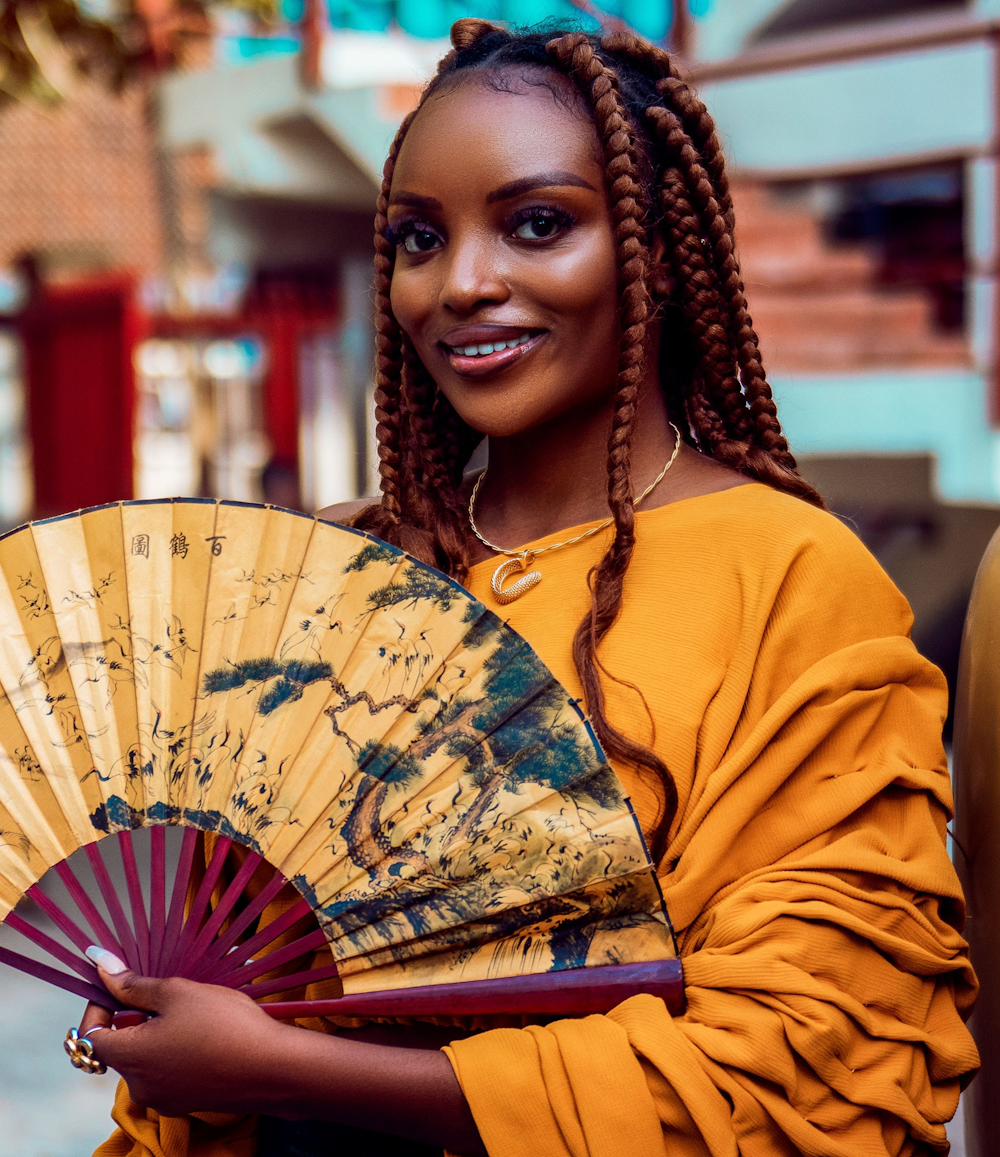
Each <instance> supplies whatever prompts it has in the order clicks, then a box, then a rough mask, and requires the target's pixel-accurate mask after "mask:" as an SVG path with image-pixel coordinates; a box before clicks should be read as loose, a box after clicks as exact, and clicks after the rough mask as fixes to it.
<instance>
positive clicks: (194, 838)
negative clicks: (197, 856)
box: [163, 828, 201, 976]
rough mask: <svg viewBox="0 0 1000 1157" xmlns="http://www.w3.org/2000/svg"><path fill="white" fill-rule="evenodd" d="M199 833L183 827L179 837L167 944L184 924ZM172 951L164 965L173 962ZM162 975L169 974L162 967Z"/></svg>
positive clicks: (165, 938) (172, 942) (165, 933)
mask: <svg viewBox="0 0 1000 1157" xmlns="http://www.w3.org/2000/svg"><path fill="white" fill-rule="evenodd" d="M200 834H201V833H200V832H199V831H198V829H197V828H185V829H184V835H183V837H182V839H181V850H180V855H179V857H178V860H177V874H176V875H175V876H174V887H173V891H172V893H171V895H170V911H169V913H168V915H167V924H166V928H165V930H164V934H163V936H164V942H165V943H166V944H167V945H170V944H176V943H177V942H178V940H179V938H180V934H181V928H182V927H183V924H184V905H185V903H186V902H187V891H188V882H189V881H190V879H191V867H192V865H193V864H194V853H195V851H196V849H197V847H198V836H199V835H200ZM173 958H174V954H173V952H171V953H170V955H169V956H168V957H167V958H166V960H165V961H164V964H165V965H170V964H172V963H173ZM163 971H164V975H168V976H169V975H170V973H169V971H168V970H167V968H166V967H165V968H164V970H163Z"/></svg>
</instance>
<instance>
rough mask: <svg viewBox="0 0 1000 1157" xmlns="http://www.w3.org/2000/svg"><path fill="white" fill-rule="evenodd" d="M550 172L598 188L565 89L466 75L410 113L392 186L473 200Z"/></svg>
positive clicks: (584, 129) (541, 81)
mask: <svg viewBox="0 0 1000 1157" xmlns="http://www.w3.org/2000/svg"><path fill="white" fill-rule="evenodd" d="M553 89H555V91H553ZM552 169H564V170H567V171H570V172H575V173H578V174H579V175H581V176H584V177H586V178H587V179H588V180H590V181H591V182H592V183H593V184H594V185H595V187H597V188H600V187H601V185H602V183H603V166H602V163H601V158H600V144H599V141H598V137H597V130H596V129H595V127H594V124H593V121H592V120H591V119H590V117H589V115H588V113H587V111H586V109H585V107H584V106H583V102H582V98H581V97H580V95H579V93H578V92H577V91H576V89H575V87H574V86H573V84H572V82H571V81H569V80H568V79H567V78H566V77H564V76H562V75H560V74H559V73H556V72H549V71H544V72H543V71H541V70H534V75H532V74H531V73H525V74H523V75H518V74H517V73H514V74H504V75H503V76H502V77H501V78H499V83H497V81H496V80H493V79H492V78H489V77H487V76H482V75H480V74H476V73H473V74H472V75H470V76H469V77H468V78H461V79H460V80H458V81H457V82H453V83H451V84H448V85H447V86H446V87H444V88H443V89H441V90H440V91H439V92H438V93H435V94H434V95H433V96H432V97H431V98H430V99H429V100H428V101H427V102H426V103H425V104H424V105H423V107H422V108H421V109H420V111H419V113H417V116H416V117H415V119H414V121H413V124H412V125H411V126H410V130H409V132H408V133H407V134H406V137H405V139H404V141H403V145H402V148H401V149H400V152H399V156H398V158H397V160H396V168H395V170H394V172H393V180H392V184H393V189H394V190H397V189H403V188H405V189H406V190H407V191H408V192H413V193H422V194H426V195H429V196H438V197H440V193H438V192H435V191H434V189H435V188H438V189H453V190H454V191H457V192H458V193H459V195H475V193H476V192H477V191H484V192H485V191H488V190H489V189H492V188H494V187H496V186H497V185H499V184H504V183H506V182H507V181H510V180H516V179H517V178H518V177H523V176H530V175H531V174H533V173H538V172H544V171H546V170H552ZM418 186H419V187H418ZM432 186H433V187H432Z"/></svg>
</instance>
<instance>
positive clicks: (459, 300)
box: [439, 230, 510, 316]
mask: <svg viewBox="0 0 1000 1157" xmlns="http://www.w3.org/2000/svg"><path fill="white" fill-rule="evenodd" d="M444 256H445V259H446V268H445V272H444V280H443V281H442V284H441V292H440V294H439V301H440V303H441V305H442V306H443V307H444V308H445V309H447V310H449V311H450V312H452V313H455V314H458V315H459V316H467V315H469V314H472V313H475V312H476V310H477V309H480V308H481V307H482V306H484V305H499V304H501V303H502V302H505V301H506V300H507V299H508V297H510V287H509V286H508V285H507V282H506V279H505V278H504V276H503V268H502V266H503V263H502V260H501V259H500V258H501V255H500V254H499V253H497V252H496V247H495V245H494V244H492V243H491V239H490V238H487V237H485V236H483V235H482V234H481V233H479V232H478V231H475V230H470V231H469V232H468V233H466V234H464V235H460V236H455V235H453V236H452V237H451V239H450V241H449V244H448V247H447V249H446V250H445V254H444Z"/></svg>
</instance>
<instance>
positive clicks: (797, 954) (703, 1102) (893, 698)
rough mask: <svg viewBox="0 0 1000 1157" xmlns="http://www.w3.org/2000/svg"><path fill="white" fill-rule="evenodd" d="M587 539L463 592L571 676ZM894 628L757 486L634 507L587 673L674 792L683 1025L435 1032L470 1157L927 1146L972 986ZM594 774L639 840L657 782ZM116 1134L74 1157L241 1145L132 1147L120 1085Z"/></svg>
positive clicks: (852, 578)
mask: <svg viewBox="0 0 1000 1157" xmlns="http://www.w3.org/2000/svg"><path fill="white" fill-rule="evenodd" d="M561 537H565V532H563V533H562V534H561V535H559V536H554V537H553V539H551V540H545V539H543V540H541V541H540V542H539V544H538V545H544V544H545V543H546V541H556V540H557V539H558V538H561ZM606 543H607V534H606V533H605V534H602V535H598V536H595V537H594V538H593V539H590V540H588V541H587V542H586V543H581V544H579V545H578V546H575V547H571V548H568V549H566V550H561V551H556V552H554V553H553V554H551V555H542V556H541V558H539V559H538V561H537V563H536V565H537V567H538V569H540V570H541V572H542V574H543V576H544V577H543V581H542V582H541V583H540V584H539V586H537V587H536V588H535V589H534V590H532V591H531V592H530V593H529V594H528V595H527V596H525V597H524V598H522V599H520V600H518V601H517V602H515V603H513V604H511V605H509V606H507V607H499V606H496V605H495V604H494V602H493V600H492V597H491V594H490V589H489V579H490V576H491V574H492V571H493V569H494V567H495V565H496V563H495V561H491V562H487V563H483V564H481V565H480V566H478V567H475V568H474V569H473V571H472V573H471V575H470V577H469V583H468V585H469V589H470V590H471V591H472V593H473V594H474V595H476V596H477V597H478V598H480V599H482V600H483V601H484V602H485V603H486V604H487V606H491V607H493V609H495V610H497V612H498V613H499V614H501V615H502V616H503V617H504V618H507V619H508V620H509V622H510V623H511V625H512V626H513V627H514V628H515V629H516V630H517V631H519V632H520V633H521V634H522V635H524V636H525V638H527V639H528V641H529V642H530V643H531V644H532V645H533V646H534V647H535V649H536V650H537V651H538V652H539V654H540V655H541V657H542V658H543V659H544V660H545V662H546V663H547V664H548V665H549V667H550V668H551V669H552V671H553V672H554V674H555V675H556V677H557V678H558V679H560V680H561V681H562V682H563V683H564V684H565V685H566V686H567V687H569V688H570V689H576V690H579V680H578V678H577V675H576V672H575V669H574V667H573V662H572V656H571V649H570V648H571V640H572V635H573V632H574V630H575V628H576V626H577V624H578V623H579V621H580V620H581V618H582V617H583V615H584V613H585V612H586V610H587V607H588V605H589V595H588V589H587V572H588V570H589V568H590V567H591V566H592V565H593V564H594V563H595V562H596V561H597V560H598V558H599V557H600V555H601V553H602V551H603V549H604V547H605V546H606ZM910 623H911V616H910V612H909V608H908V607H907V605H906V602H905V600H904V599H903V598H902V596H901V595H900V594H899V593H898V592H897V591H896V589H895V588H894V587H893V585H892V584H891V582H890V581H889V580H888V578H887V577H886V576H885V574H884V573H883V572H882V571H881V570H880V568H879V567H878V565H877V564H876V563H875V561H874V560H873V559H872V558H871V556H870V555H869V554H868V553H867V551H866V550H865V549H864V547H863V546H862V545H861V544H860V542H859V541H858V540H857V539H856V537H855V536H854V535H853V534H852V533H851V532H850V531H849V530H848V529H846V528H845V527H843V526H842V525H841V524H840V523H838V522H837V521H836V519H834V518H833V517H831V516H829V515H826V514H823V513H822V512H820V511H817V510H815V509H813V508H812V507H810V506H807V505H806V504H804V503H802V502H799V501H798V500H796V499H793V498H790V497H788V496H785V495H782V494H779V493H777V492H774V491H772V490H770V489H768V488H766V487H764V486H760V485H756V484H755V485H748V486H741V487H737V488H735V489H732V490H729V491H725V492H723V493H719V494H713V495H706V496H704V497H700V498H693V499H687V500H685V501H682V502H677V503H673V504H670V505H668V506H665V507H661V508H658V509H656V510H648V511H645V512H641V513H640V514H639V515H638V517H637V543H636V551H635V555H634V558H633V562H632V565H631V567H630V569H629V571H628V574H627V577H626V580H625V597H624V602H623V609H622V614H621V617H620V619H619V621H618V622H617V623H616V625H615V626H614V627H613V629H612V631H611V633H610V635H609V636H608V638H607V640H606V642H605V644H604V646H603V649H602V657H603V661H604V663H605V666H606V668H607V670H608V672H609V673H610V674H611V675H612V676H616V677H617V678H618V679H620V680H622V682H620V683H616V682H614V681H613V680H612V679H608V680H606V682H605V686H606V692H607V700H608V714H609V716H610V718H611V719H612V720H613V721H614V722H615V723H616V725H617V726H618V727H619V728H621V729H622V730H624V731H627V732H628V733H630V734H632V735H634V736H636V737H638V738H641V739H643V740H645V741H647V742H649V743H651V744H652V745H653V746H654V748H655V749H656V750H657V751H658V752H659V754H660V755H661V756H662V757H663V758H664V759H665V760H666V762H667V764H668V766H669V767H670V769H671V771H672V773H673V775H674V778H675V780H676V783H677V788H678V791H679V796H680V807H679V811H678V815H677V819H676V821H675V823H674V825H673V827H672V829H671V837H670V843H669V849H668V851H667V855H666V858H665V860H664V863H663V871H662V883H663V888H664V894H665V897H666V902H667V906H668V909H669V912H670V915H671V918H672V920H673V924H674V927H675V929H676V931H677V936H678V941H679V945H680V950H681V954H682V957H683V961H684V972H685V981H686V993H687V1010H686V1012H685V1013H684V1015H682V1016H678V1017H675V1018H671V1017H670V1016H669V1015H668V1014H667V1012H666V1009H665V1007H664V1005H663V1004H662V1002H660V1001H658V1000H656V999H654V998H652V997H637V998H635V999H633V1000H630V1001H627V1002H626V1003H624V1004H622V1005H621V1006H619V1007H618V1008H617V1009H615V1010H614V1011H613V1012H612V1013H610V1014H609V1015H608V1016H592V1017H587V1018H585V1019H582V1020H566V1021H561V1022H557V1023H555V1024H551V1025H549V1026H547V1027H537V1026H534V1027H529V1028H522V1029H515V1028H499V1029H493V1030H491V1031H487V1032H483V1033H481V1034H480V1035H478V1036H474V1037H470V1038H468V1039H466V1040H461V1041H456V1042H454V1043H453V1044H452V1045H451V1046H450V1047H449V1048H448V1049H447V1050H446V1052H447V1055H448V1056H449V1059H450V1060H451V1063H452V1065H453V1066H454V1068H455V1071H456V1073H457V1075H458V1079H459V1081H460V1083H461V1085H462V1088H463V1090H464V1092H465V1095H466V1097H467V1098H468V1100H469V1103H470V1105H471V1107H472V1111H473V1113H474V1115H475V1118H476V1121H477V1124H478V1125H479V1128H480V1131H481V1133H482V1136H483V1139H484V1141H485V1143H486V1146H487V1149H488V1151H489V1154H490V1157H529V1155H530V1157H706V1155H711V1157H737V1154H739V1155H742V1157H786V1155H787V1157H791V1155H793V1154H799V1153H802V1154H808V1155H810V1157H867V1155H871V1157H883V1155H892V1157H897V1155H906V1157H909V1155H911V1154H926V1153H933V1152H943V1151H944V1150H945V1148H946V1140H945V1130H944V1123H945V1122H946V1121H947V1120H949V1119H950V1118H951V1116H952V1115H953V1114H954V1111H955V1107H956V1104H957V1100H958V1093H959V1083H960V1081H961V1080H962V1079H963V1078H964V1077H967V1076H968V1074H969V1073H970V1072H971V1071H972V1070H973V1069H974V1068H975V1066H976V1064H977V1056H976V1051H975V1047H974V1045H973V1043H972V1039H971V1037H970V1036H969V1034H968V1032H967V1031H966V1029H965V1027H964V1024H963V1020H962V1017H963V1015H964V1014H966V1013H967V1011H968V1009H969V1007H970V1005H971V1001H972V999H973V996H974V991H975V978H974V976H973V974H972V971H971V968H970V966H969V963H968V959H967V957H966V955H965V942H964V941H963V939H962V937H961V935H960V932H959V929H960V927H961V922H962V919H963V902H962V896H961V891H960V888H959V885H958V881H957V879H956V877H955V873H954V871H953V869H952V867H951V864H950V863H949V861H948V858H947V855H946V852H945V843H944V839H945V823H946V820H947V817H948V816H949V815H950V809H951V791H950V785H949V781H948V773H947V767H946V764H945V759H944V753H943V750H942V747H941V741H940V733H941V723H942V719H943V715H944V711H945V701H946V690H945V685H944V680H943V679H942V677H941V675H940V673H939V672H938V671H937V670H936V669H935V668H933V667H932V666H931V665H930V664H929V663H927V662H926V661H925V660H923V659H921V658H920V656H919V655H918V654H917V653H916V651H915V649H914V648H913V646H912V644H911V643H910V641H909V638H908V632H909V628H910ZM629 684H631V685H632V686H629ZM618 770H619V773H620V775H621V777H622V779H623V780H624V782H625V784H626V787H627V788H628V789H629V791H630V793H631V794H632V797H633V801H634V803H635V806H636V809H637V812H638V814H639V817H640V820H641V821H642V823H643V825H644V826H645V828H646V829H647V831H648V830H650V829H651V828H652V826H653V824H654V823H655V819H656V815H657V811H658V807H659V793H658V791H657V789H656V786H655V785H654V784H650V783H648V782H646V781H644V780H643V779H641V778H640V777H639V776H638V775H637V774H635V773H634V772H632V771H630V769H629V768H626V767H622V768H619V769H618ZM115 1119H116V1121H117V1122H118V1124H119V1133H118V1134H116V1136H115V1137H114V1138H112V1140H111V1141H109V1142H108V1143H106V1144H105V1145H104V1146H102V1148H101V1149H99V1150H98V1154H97V1155H96V1157H124V1155H126V1154H127V1155H128V1157H161V1155H162V1157H243V1155H244V1153H249V1152H250V1150H247V1149H246V1148H241V1146H245V1145H246V1140H245V1136H246V1131H247V1129H248V1128H252V1125H249V1124H248V1122H247V1121H246V1120H230V1121H229V1123H228V1124H226V1125H225V1126H224V1127H219V1128H217V1129H216V1130H215V1136H216V1140H215V1142H214V1144H212V1143H211V1142H209V1141H207V1140H202V1138H201V1136H200V1135H199V1137H198V1140H197V1146H199V1147H196V1143H195V1141H194V1140H188V1139H186V1135H185V1134H184V1130H183V1127H180V1126H178V1127H175V1124H174V1123H173V1122H160V1123H159V1128H158V1130H157V1131H156V1132H155V1133H153V1132H151V1124H150V1122H151V1121H152V1115H149V1114H145V1113H143V1111H142V1110H140V1109H138V1108H137V1107H136V1106H134V1105H131V1104H130V1103H129V1102H128V1098H127V1095H126V1094H122V1095H121V1096H120V1097H119V1102H118V1105H117V1107H116V1118H115ZM153 1124H155V1122H153ZM331 1128H333V1126H331ZM197 1129H198V1130H199V1133H202V1132H205V1131H206V1126H205V1125H204V1124H203V1123H199V1124H198V1125H197ZM129 1146H131V1147H129Z"/></svg>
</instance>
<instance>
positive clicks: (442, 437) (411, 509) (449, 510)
mask: <svg viewBox="0 0 1000 1157" xmlns="http://www.w3.org/2000/svg"><path fill="white" fill-rule="evenodd" d="M437 393H438V391H437V387H436V386H435V385H434V381H433V379H432V378H431V376H430V374H429V373H428V372H427V370H426V369H425V367H424V364H423V362H421V361H420V359H419V358H418V357H417V354H416V351H415V350H414V348H413V344H412V343H411V342H410V340H409V338H407V337H406V336H405V335H404V336H403V399H404V405H405V409H406V413H407V415H408V418H409V426H410V432H411V435H412V437H411V445H410V447H409V452H410V454H411V455H412V462H411V464H410V469H409V470H408V471H407V481H408V485H409V488H408V491H407V494H406V503H405V507H404V509H405V510H406V511H407V512H408V513H412V515H413V516H414V521H415V522H416V523H417V525H418V527H421V528H422V527H425V526H426V527H429V526H434V527H435V532H434V533H431V532H430V531H429V530H425V531H423V533H424V534H426V535H427V536H428V539H427V541H428V551H434V550H435V549H436V550H437V553H438V556H439V557H438V558H437V559H436V563H437V565H438V566H439V567H440V568H441V569H442V570H445V571H447V572H448V573H449V574H452V575H454V576H455V578H457V579H458V580H459V581H460V582H462V581H464V579H465V576H466V574H467V573H468V570H469V538H468V533H467V527H468V513H467V508H466V504H465V501H464V499H463V497H462V494H461V491H460V487H461V482H462V479H461V472H460V471H456V470H455V468H454V462H455V448H454V447H452V446H451V445H450V444H449V443H448V441H447V436H448V434H449V433H450V432H449V431H447V430H446V429H442V428H441V427H440V426H439V424H438V422H437V421H436V420H435V413H434V410H435V401H436V398H437ZM452 413H454V411H452Z"/></svg>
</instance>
